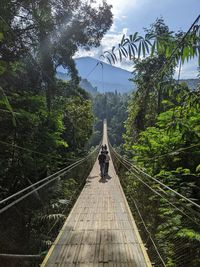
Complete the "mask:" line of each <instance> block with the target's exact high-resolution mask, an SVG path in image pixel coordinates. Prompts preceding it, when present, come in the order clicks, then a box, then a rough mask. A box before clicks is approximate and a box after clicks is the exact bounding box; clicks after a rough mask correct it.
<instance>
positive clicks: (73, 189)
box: [0, 145, 100, 267]
mask: <svg viewBox="0 0 200 267" xmlns="http://www.w3.org/2000/svg"><path fill="white" fill-rule="evenodd" d="M99 149H100V145H99V146H98V147H97V148H96V149H94V150H93V151H92V152H91V153H89V154H88V155H86V156H85V157H84V158H82V159H80V160H78V161H76V162H74V163H73V164H71V165H69V166H67V167H65V168H63V169H62V170H60V171H58V172H56V173H54V174H52V175H50V176H48V177H46V178H44V179H43V180H40V181H38V182H36V183H34V184H31V185H30V186H28V187H26V188H24V189H22V190H20V191H18V192H16V193H14V194H13V195H11V196H8V197H7V198H5V199H3V200H1V201H0V233H1V238H0V266H6V267H9V266H12V267H13V266H20V267H24V266H29V267H32V266H34V267H35V266H38V264H39V262H41V260H42V258H43V256H45V254H46V252H47V251H48V248H49V247H50V246H51V244H52V242H53V241H54V240H55V238H56V237H57V235H58V233H59V230H60V229H61V227H62V225H63V223H64V221H65V219H66V217H67V215H68V214H69V212H70V210H71V208H72V207H73V205H74V203H75V201H76V199H77V197H78V195H79V194H80V192H81V190H82V188H83V186H84V185H85V183H87V182H86V178H87V177H88V175H89V173H90V171H91V168H92V167H93V165H94V162H95V160H96V158H97V154H98V152H99Z"/></svg>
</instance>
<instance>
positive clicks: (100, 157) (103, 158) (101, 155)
mask: <svg viewBox="0 0 200 267" xmlns="http://www.w3.org/2000/svg"><path fill="white" fill-rule="evenodd" d="M98 160H99V164H102V163H105V160H106V155H105V154H100V155H99V156H98Z"/></svg>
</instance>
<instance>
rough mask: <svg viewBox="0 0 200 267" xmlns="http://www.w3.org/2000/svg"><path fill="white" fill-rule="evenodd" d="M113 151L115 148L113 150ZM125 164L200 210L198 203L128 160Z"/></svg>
mask: <svg viewBox="0 0 200 267" xmlns="http://www.w3.org/2000/svg"><path fill="white" fill-rule="evenodd" d="M112 149H113V148H112ZM113 151H114V152H115V153H116V154H117V155H118V156H119V157H121V156H120V155H119V154H118V153H117V152H116V151H115V150H114V149H113ZM123 160H124V161H125V162H127V163H128V164H130V165H131V167H132V168H133V169H136V170H137V171H138V172H140V173H142V174H143V175H145V176H146V177H148V178H150V179H151V180H153V181H154V182H157V183H159V184H160V185H162V186H163V187H164V188H166V189H168V190H170V191H171V192H173V193H174V194H175V195H177V196H179V197H181V198H183V199H184V200H186V201H187V202H190V204H192V205H194V206H195V207H197V208H198V209H200V205H198V204H197V203H195V202H194V201H192V200H190V199H189V198H187V197H185V196H183V195H182V194H180V193H178V192H177V191H175V190H174V189H172V188H171V187H169V186H167V185H165V184H164V183H162V182H161V181H159V180H157V179H156V178H154V177H152V176H150V175H149V174H147V173H145V172H144V171H142V170H141V169H139V168H138V167H136V166H134V165H132V163H131V162H129V161H128V160H127V159H123Z"/></svg>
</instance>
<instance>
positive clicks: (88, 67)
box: [57, 57, 135, 93]
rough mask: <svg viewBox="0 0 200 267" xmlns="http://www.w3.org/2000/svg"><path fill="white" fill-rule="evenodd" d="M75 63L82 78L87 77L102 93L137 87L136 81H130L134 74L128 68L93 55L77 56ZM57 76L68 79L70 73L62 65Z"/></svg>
mask: <svg viewBox="0 0 200 267" xmlns="http://www.w3.org/2000/svg"><path fill="white" fill-rule="evenodd" d="M75 63H76V68H77V70H78V73H79V76H80V77H81V79H87V80H88V81H89V82H90V83H91V85H92V87H94V88H95V87H96V88H97V90H98V91H99V92H101V93H103V92H114V91H118V92H120V93H126V92H129V91H132V90H134V89H135V85H134V83H133V82H131V81H129V79H130V78H132V77H133V74H132V73H131V72H129V71H127V70H124V69H121V68H118V67H115V66H112V65H109V64H107V63H105V62H102V61H99V60H97V59H95V58H92V57H80V58H76V59H75ZM64 72H65V73H64ZM63 74H64V75H63ZM57 77H59V78H61V79H63V80H68V75H67V74H66V71H65V70H64V69H63V68H62V67H59V68H58V75H57Z"/></svg>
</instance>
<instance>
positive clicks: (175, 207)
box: [0, 121, 200, 267]
mask: <svg viewBox="0 0 200 267" xmlns="http://www.w3.org/2000/svg"><path fill="white" fill-rule="evenodd" d="M103 126H104V127H103V140H102V143H103V144H106V145H107V147H108V149H109V152H110V154H111V156H112V159H111V161H110V166H109V175H108V176H106V177H105V178H101V177H100V169H99V163H98V160H97V154H98V153H99V150H100V146H99V147H98V148H97V149H95V150H94V151H93V152H92V153H89V154H88V156H86V157H85V158H83V159H80V160H78V161H77V162H75V163H73V164H71V165H69V166H67V167H66V168H64V169H62V170H60V171H58V172H57V173H54V174H52V175H50V176H48V177H46V178H44V179H42V180H40V181H38V182H36V183H35V184H32V185H30V186H28V187H26V188H24V189H22V190H20V191H19V192H16V193H14V194H13V195H11V196H9V197H7V198H6V199H3V200H1V201H0V205H1V206H3V207H1V209H0V214H1V218H0V231H1V237H2V240H7V243H6V244H5V247H8V248H7V249H5V248H4V247H3V246H2V247H1V250H0V266H2V267H4V266H5V267H8V266H9V267H15V266H21V267H22V266H23V267H24V266H29V267H33V266H34V267H35V266H42V267H49V266H52V267H53V266H71V267H72V266H73V267H75V266H82V267H83V266H85V267H87V266H88V267H90V266H93V267H94V266H101V267H110V266H112V267H114V266H115V267H118V266H120V267H123V266H124V267H125V266H131V267H149V266H155V267H168V266H170V265H169V264H171V261H172V260H173V264H174V265H171V266H174V267H197V266H199V265H198V264H199V258H200V257H199V255H200V249H199V239H198V231H199V225H200V212H199V210H200V206H199V205H198V204H197V203H196V202H194V201H193V200H191V199H188V198H187V197H186V196H183V195H181V194H180V193H178V192H176V191H174V190H173V189H172V188H170V187H169V186H167V185H165V184H163V183H162V182H161V181H159V180H157V179H156V178H154V177H151V176H150V175H148V174H146V173H145V172H144V171H143V170H141V169H139V168H137V167H136V166H134V165H133V164H132V163H131V162H130V161H128V160H127V159H125V158H123V157H121V155H119V154H118V153H117V152H116V151H115V150H114V149H113V147H112V146H111V144H110V143H109V139H108V136H107V123H106V121H104V125H103ZM90 158H93V160H92V161H91V162H90V165H87V162H88V161H89V159H90ZM81 165H82V168H81ZM123 168H124V170H125V171H124V172H121V170H122V169H123ZM85 169H87V170H91V171H90V173H89V172H88V173H89V175H88V176H87V179H86V180H85V179H82V182H81V184H80V190H81V189H82V190H81V193H80V195H79V197H78V198H77V200H76V202H73V203H75V204H74V205H73V207H72V209H71V211H70V212H69V215H68V216H67V218H66V220H65V222H64V224H63V226H62V228H61V229H60V231H59V233H58V236H57V238H56V236H55V239H54V240H55V241H54V242H53V243H52V244H51V247H50V249H49V251H48V253H47V254H46V256H45V258H44V257H42V255H41V254H38V255H30V254H29V255H24V254H20V253H18V254H17V253H16V251H20V249H21V248H20V247H19V248H17V249H16V248H15V247H13V246H12V241H13V240H14V239H15V238H16V236H15V234H18V235H19V236H20V234H23V228H22V230H20V228H19V230H18V226H17V225H18V222H17V221H13V218H17V216H19V218H20V216H21V215H22V214H24V212H25V217H27V218H28V215H27V214H28V213H26V212H27V209H28V212H29V213H30V214H31V209H32V208H36V209H37V208H38V207H32V206H31V205H33V203H35V202H36V200H38V199H39V202H38V204H39V205H41V204H42V205H44V204H43V202H44V198H45V195H46V194H47V191H42V190H44V189H45V188H47V186H49V185H51V188H55V187H56V185H57V184H56V182H58V184H59V181H61V180H62V179H63V180H66V179H67V178H69V177H67V176H66V175H67V173H68V172H70V171H71V170H75V171H76V172H77V170H78V173H79V175H80V176H83V170H85ZM127 172H128V173H127ZM120 173H122V174H123V175H124V176H123V177H121V175H120ZM118 175H119V176H120V177H118ZM128 175H132V177H133V178H134V179H135V180H133V181H132V180H131V182H133V186H130V185H128V187H127V185H126V183H127V182H128V180H126V176H128ZM121 184H122V185H123V188H124V189H125V190H126V197H125V194H124V191H123V189H122V186H121ZM136 186H137V188H138V189H137V190H136V189H134V188H136ZM127 188H128V190H127ZM46 190H47V189H46ZM78 190H79V189H78ZM80 190H79V191H77V192H80ZM50 192H51V191H48V194H49V193H50ZM75 193H76V192H75ZM30 197H32V200H33V201H30V200H31V199H30ZM42 197H43V198H42ZM61 200H62V199H61ZM127 200H128V202H127ZM22 201H24V203H23V204H22ZM62 201H63V200H62ZM20 203H21V204H20ZM31 203H32V204H31ZM69 203H70V200H69V201H68V202H66V200H65V201H64V204H65V205H64V206H66V207H65V208H64V210H63V211H62V214H61V215H64V214H65V212H66V208H67V207H68V204H69ZM128 203H129V204H128ZM38 204H37V205H38ZM20 205H21V206H20ZM37 205H36V206H37ZM129 206H130V207H129ZM169 207H170V209H169ZM130 208H131V209H130ZM160 208H162V209H164V210H165V214H164V215H162V216H161V217H158V215H157V213H156V209H158V210H159V209H160ZM3 215H4V216H3ZM30 216H31V215H30ZM172 218H173V220H172ZM135 221H136V222H137V225H136V222H135ZM11 223H13V224H14V225H15V226H12V227H11V226H10V224H11ZM57 224H59V221H58V220H56V221H55V222H54V223H53V225H50V230H46V236H48V235H49V233H50V231H51V230H52V229H54V228H55V227H56V226H57ZM9 227H10V228H9ZM24 227H25V228H27V221H25V222H24ZM31 227H32V225H31ZM6 228H7V229H8V230H6ZM12 228H13V232H14V236H10V231H9V229H12ZM159 228H160V229H162V231H157V229H159ZM44 229H45V225H44ZM44 229H43V231H44ZM58 230H59V229H58ZM17 231H19V233H17ZM20 231H21V232H20ZM165 231H167V234H166V233H165ZM160 232H161V233H163V236H164V239H163V241H162V236H160V237H159V238H158V239H157V236H158V234H157V233H159V234H160ZM56 233H57V231H56ZM195 233H197V234H196V236H195ZM191 237H192V238H191ZM156 239H157V240H156ZM160 240H161V241H160ZM26 245H27V246H28V247H30V248H31V244H30V243H29V241H27V244H24V247H26ZM12 250H15V254H11V252H12ZM169 255H170V260H169ZM42 258H43V259H42ZM41 262H42V263H41Z"/></svg>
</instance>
